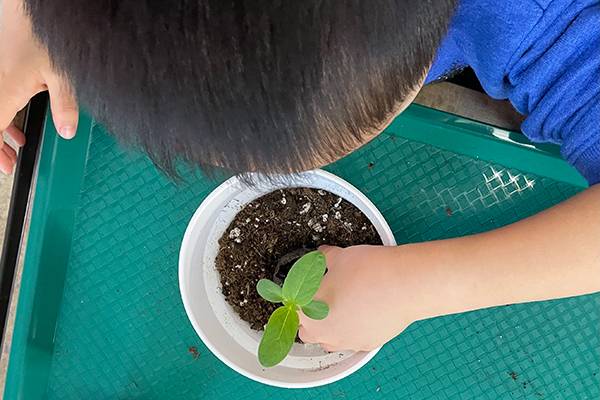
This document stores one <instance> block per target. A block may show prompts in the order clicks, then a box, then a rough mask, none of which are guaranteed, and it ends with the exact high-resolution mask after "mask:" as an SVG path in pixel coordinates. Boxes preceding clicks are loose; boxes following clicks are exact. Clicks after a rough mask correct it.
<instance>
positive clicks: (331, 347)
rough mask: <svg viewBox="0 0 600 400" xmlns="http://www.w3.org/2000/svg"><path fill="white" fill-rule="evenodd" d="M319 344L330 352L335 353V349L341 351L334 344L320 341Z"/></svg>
mask: <svg viewBox="0 0 600 400" xmlns="http://www.w3.org/2000/svg"><path fill="white" fill-rule="evenodd" d="M319 345H320V346H321V348H322V349H323V350H325V351H326V352H328V353H333V352H334V351H339V350H340V349H338V348H337V347H336V346H333V345H331V344H327V343H319Z"/></svg>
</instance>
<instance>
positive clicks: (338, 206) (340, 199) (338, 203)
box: [333, 197, 342, 208]
mask: <svg viewBox="0 0 600 400" xmlns="http://www.w3.org/2000/svg"><path fill="white" fill-rule="evenodd" d="M340 204H342V198H341V197H338V199H337V201H336V202H335V204H334V205H333V208H340Z"/></svg>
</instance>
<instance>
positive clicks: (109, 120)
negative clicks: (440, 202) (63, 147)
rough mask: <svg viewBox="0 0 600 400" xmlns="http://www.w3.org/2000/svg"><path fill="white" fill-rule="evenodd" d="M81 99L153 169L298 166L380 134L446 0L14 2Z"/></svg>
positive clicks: (409, 87)
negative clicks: (148, 158)
mask: <svg viewBox="0 0 600 400" xmlns="http://www.w3.org/2000/svg"><path fill="white" fill-rule="evenodd" d="M23 1H24V2H25V4H26V6H27V7H28V9H29V11H30V14H31V16H32V19H33V25H34V29H35V30H36V34H37V35H38V36H39V37H40V39H41V40H42V42H43V43H44V44H45V45H46V46H47V47H48V50H49V53H50V56H51V59H52V61H53V62H54V64H55V65H56V66H57V68H58V69H60V70H61V71H63V72H64V73H65V74H66V75H67V76H68V77H69V78H70V79H71V80H72V82H73V84H74V86H75V90H76V93H77V96H78V98H79V101H80V102H81V104H82V105H83V107H84V108H86V109H87V110H88V111H90V112H91V113H92V114H93V115H94V116H96V117H97V118H98V119H99V120H100V121H101V122H103V123H104V124H105V125H106V126H107V127H108V128H109V129H110V130H111V131H113V132H114V133H115V134H116V135H117V136H119V137H121V138H123V139H125V140H126V141H128V142H136V143H137V144H140V145H142V146H144V147H145V148H146V149H147V150H148V151H149V152H150V154H151V155H152V156H153V157H154V159H155V160H156V161H157V162H159V163H160V164H163V165H166V166H169V163H170V160H172V159H173V158H175V157H176V156H180V157H182V158H185V159H187V160H189V161H192V162H195V163H201V164H204V165H207V164H216V165H221V166H226V167H227V168H229V169H231V170H233V171H237V172H243V171H249V170H260V171H265V172H282V171H298V170H304V169H309V168H314V167H316V166H319V165H321V164H324V163H326V162H330V161H333V160H335V159H337V158H339V157H341V156H343V155H344V154H346V153H347V152H348V151H350V150H352V149H354V148H356V147H357V146H359V145H360V144H362V143H364V142H365V141H367V140H369V139H370V138H371V137H373V136H374V135H376V134H377V133H379V132H380V130H381V129H382V127H383V126H384V125H385V124H386V122H387V121H388V120H389V119H390V118H391V117H392V116H393V115H395V114H396V113H397V112H399V111H400V106H401V104H403V103H404V102H405V101H406V100H407V99H408V98H409V97H410V96H412V94H413V93H414V92H415V91H416V90H417V89H418V87H419V86H420V84H421V82H422V79H423V77H424V75H425V73H426V70H427V68H428V66H429V65H430V63H431V61H432V59H433V57H434V54H435V51H436V49H437V47H438V46H439V44H440V41H441V38H442V36H443V35H444V33H445V31H446V29H447V26H448V23H449V20H450V17H451V14H452V11H453V8H454V3H455V1H456V0H437V1H436V0H404V1H403V0H381V1H373V0H348V1H326V0H299V1H281V0H229V1H228V0H180V1H151V0H95V1H84V0H76V1H74V0H54V1H50V2H47V1H42V0H23Z"/></svg>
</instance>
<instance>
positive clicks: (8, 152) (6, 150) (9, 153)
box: [2, 143, 17, 164]
mask: <svg viewBox="0 0 600 400" xmlns="http://www.w3.org/2000/svg"><path fill="white" fill-rule="evenodd" d="M2 151H3V152H4V154H6V155H7V156H8V158H10V160H11V161H12V163H13V164H15V163H16V162H17V152H16V151H15V149H13V148H12V147H10V146H9V145H7V144H6V143H4V146H2Z"/></svg>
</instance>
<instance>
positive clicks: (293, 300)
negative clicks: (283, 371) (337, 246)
mask: <svg viewBox="0 0 600 400" xmlns="http://www.w3.org/2000/svg"><path fill="white" fill-rule="evenodd" d="M325 270H326V267H325V256H324V255H323V253H321V252H320V251H312V252H310V253H307V254H305V255H304V256H302V257H300V259H298V261H296V262H295V263H294V265H292V268H290V272H288V274H287V276H286V278H285V280H284V281H283V287H281V286H279V285H277V284H276V283H275V282H273V281H271V280H269V279H261V280H260V281H258V283H257V285H256V290H257V291H258V294H259V295H260V296H261V297H262V298H264V299H265V300H267V301H270V302H271V303H283V305H282V306H281V307H279V308H277V309H276V310H275V311H274V312H273V314H271V316H270V317H269V322H268V323H267V326H266V327H265V333H264V335H263V337H262V340H261V341H260V345H259V346H258V361H259V362H260V364H261V365H262V366H263V367H274V366H275V365H277V364H279V363H280V362H281V361H283V359H284V358H285V357H286V356H287V355H288V353H289V352H290V350H291V349H292V345H293V344H294V341H295V340H296V335H297V334H298V327H299V324H300V322H299V318H298V312H299V311H300V310H302V312H303V313H304V315H306V316H307V317H309V318H312V319H323V318H325V317H326V316H327V314H329V306H328V305H327V304H326V303H324V302H322V301H318V300H313V297H314V295H315V293H317V290H318V289H319V286H321V281H322V280H323V276H324V275H325Z"/></svg>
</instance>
